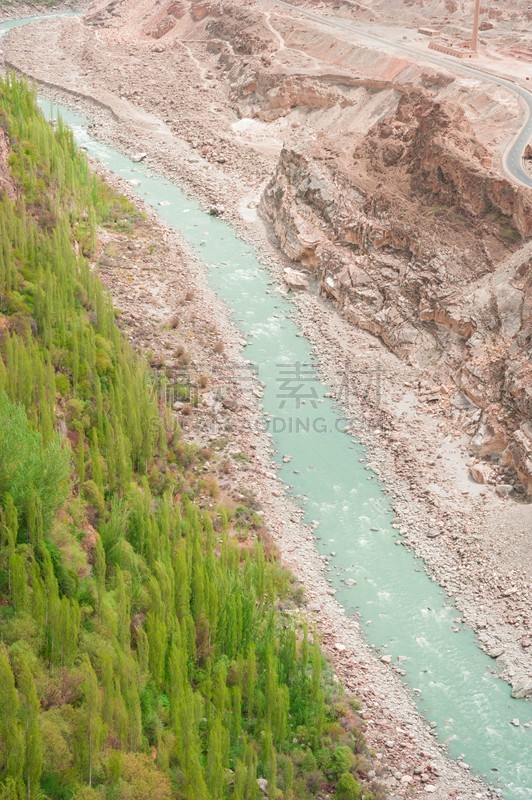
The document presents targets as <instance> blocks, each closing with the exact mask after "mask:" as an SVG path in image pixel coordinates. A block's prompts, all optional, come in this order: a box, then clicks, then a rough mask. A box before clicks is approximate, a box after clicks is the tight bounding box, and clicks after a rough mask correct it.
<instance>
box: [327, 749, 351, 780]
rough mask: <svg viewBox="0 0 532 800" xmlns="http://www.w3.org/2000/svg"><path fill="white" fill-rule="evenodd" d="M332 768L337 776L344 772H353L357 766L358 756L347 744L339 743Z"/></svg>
mask: <svg viewBox="0 0 532 800" xmlns="http://www.w3.org/2000/svg"><path fill="white" fill-rule="evenodd" d="M332 762H333V763H332V768H333V771H334V774H335V775H336V777H339V776H340V775H343V773H344V772H351V770H352V769H354V767H355V766H356V756H355V755H354V753H353V751H352V750H351V748H350V747H348V746H347V745H346V744H341V745H339V746H338V747H337V748H336V750H335V751H334V755H333V759H332Z"/></svg>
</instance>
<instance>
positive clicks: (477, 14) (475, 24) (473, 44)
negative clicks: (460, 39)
mask: <svg viewBox="0 0 532 800" xmlns="http://www.w3.org/2000/svg"><path fill="white" fill-rule="evenodd" d="M479 17H480V0H475V17H474V19H473V36H472V38H471V50H472V51H473V53H478V25H479Z"/></svg>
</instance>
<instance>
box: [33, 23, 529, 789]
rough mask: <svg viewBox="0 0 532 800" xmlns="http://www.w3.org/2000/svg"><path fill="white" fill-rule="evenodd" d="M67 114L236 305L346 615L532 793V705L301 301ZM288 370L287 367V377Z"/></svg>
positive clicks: (484, 761) (478, 749)
mask: <svg viewBox="0 0 532 800" xmlns="http://www.w3.org/2000/svg"><path fill="white" fill-rule="evenodd" d="M20 22H22V21H20ZM61 113H62V115H63V116H64V118H65V119H66V121H67V122H69V123H70V124H72V125H73V126H74V128H75V131H76V135H77V136H78V138H79V139H80V141H81V142H82V143H83V144H84V146H85V147H86V148H87V149H88V151H89V153H90V154H92V155H94V156H95V157H97V158H99V159H100V160H102V161H103V162H104V164H105V165H106V166H107V167H108V168H109V169H111V170H112V171H113V172H116V173H117V174H119V175H121V176H123V177H125V178H127V179H129V180H135V181H138V185H137V186H136V187H135V192H136V193H138V194H139V196H140V197H142V199H143V200H144V201H145V202H147V203H149V204H150V205H152V206H153V207H154V208H155V209H156V210H157V213H158V214H159V216H160V217H161V218H162V219H163V220H164V221H166V222H167V223H168V224H169V225H171V226H174V227H176V228H178V229H179V230H180V231H181V232H182V234H183V236H184V238H185V240H186V241H187V242H188V244H189V246H190V247H191V248H192V249H193V250H194V251H195V252H196V253H197V254H198V255H199V256H200V257H201V258H202V260H203V261H204V262H205V264H206V265H207V266H208V268H209V276H210V280H211V283H212V285H213V286H214V288H215V289H216V291H217V293H218V294H219V295H220V296H221V297H222V298H223V299H224V300H225V301H226V302H227V303H228V305H229V306H230V307H231V308H232V310H233V313H234V318H235V322H236V324H237V326H238V327H239V328H240V329H241V331H242V332H243V334H244V335H245V336H246V338H247V342H248V346H247V355H248V356H249V357H250V359H251V361H252V362H254V363H255V365H259V366H258V375H259V378H260V379H261V380H262V381H263V383H264V394H263V407H264V411H265V413H266V415H269V419H270V422H269V426H268V427H269V431H270V434H271V435H272V439H273V442H274V445H275V448H276V451H277V454H278V455H277V461H278V465H279V469H280V473H281V477H283V479H284V480H285V482H286V483H287V484H288V483H289V484H290V486H291V488H292V489H293V493H294V494H295V495H298V496H300V498H301V502H302V504H303V506H304V509H305V515H306V519H307V520H308V521H311V520H313V521H315V522H316V523H317V526H315V527H316V545H317V548H318V550H319V552H320V553H321V554H322V556H323V557H324V558H325V559H326V560H327V561H328V563H329V568H330V569H331V573H330V575H331V584H332V587H333V589H334V590H335V591H336V597H337V599H338V600H339V601H340V602H341V603H342V604H343V606H344V607H345V609H346V613H347V614H348V615H349V616H351V615H360V618H361V620H362V621H363V622H364V623H365V629H366V636H367V638H368V639H369V641H370V642H371V643H373V644H374V645H378V646H379V647H381V648H383V649H385V650H386V653H387V656H386V657H388V656H391V659H390V660H395V659H397V661H398V662H399V663H400V665H401V670H402V671H403V672H404V678H405V680H406V681H407V683H408V684H409V686H410V687H411V688H412V690H413V692H414V694H415V695H416V697H417V702H418V706H419V707H420V709H421V710H422V712H423V713H424V714H425V715H426V716H427V718H428V719H430V720H432V721H433V722H434V723H435V727H436V731H437V733H438V735H439V736H440V738H441V739H442V740H443V739H444V740H445V741H446V742H447V743H448V747H449V751H450V753H451V754H453V755H457V754H458V753H462V754H464V758H465V760H467V761H468V762H469V763H470V764H471V765H472V767H473V769H474V770H475V771H476V772H477V773H478V774H484V775H486V776H489V778H490V779H491V780H493V777H494V776H496V777H497V779H498V782H499V781H500V784H499V785H500V786H501V787H503V792H504V797H507V798H510V799H511V798H526V797H529V796H530V794H529V788H528V787H529V786H530V785H532V771H531V768H530V767H529V766H528V764H527V763H526V757H525V751H526V748H527V744H529V741H528V740H529V737H530V729H529V728H525V727H524V726H522V725H519V726H517V725H512V724H511V722H512V720H516V719H518V718H519V717H520V718H521V721H522V722H523V721H525V720H526V719H527V715H528V713H529V706H528V704H527V703H526V702H525V701H523V700H517V699H513V698H511V697H510V690H509V688H508V687H507V686H506V685H505V684H503V683H502V682H501V681H499V680H497V678H496V677H495V676H494V675H493V673H492V665H493V662H491V661H490V660H489V659H488V658H487V657H486V656H485V655H484V654H483V653H482V652H481V651H480V650H479V649H478V648H477V646H476V644H475V641H474V635H473V633H472V631H471V630H470V629H469V628H467V627H466V626H463V625H462V623H461V622H459V621H457V620H456V618H455V617H456V609H455V608H454V607H453V605H452V602H451V601H450V599H449V598H448V597H446V596H445V595H444V594H443V592H442V591H441V590H440V589H439V588H438V587H437V586H436V585H435V584H434V583H432V582H431V581H430V580H429V579H428V577H427V575H426V573H425V572H424V571H423V569H422V565H421V564H420V562H418V561H416V560H415V559H414V558H413V556H412V555H411V554H410V553H409V552H408V551H407V550H406V549H405V548H402V547H396V546H395V545H396V541H397V534H396V533H394V532H393V530H392V525H391V523H392V513H391V508H390V506H389V502H388V500H387V498H386V496H385V495H384V494H383V492H382V489H381V487H380V486H379V484H378V482H377V481H376V480H375V479H374V476H372V475H371V473H370V474H368V471H367V470H365V469H364V466H363V459H364V452H363V450H362V448H361V446H360V445H359V444H358V443H356V442H353V441H352V440H351V438H350V437H349V436H347V435H346V434H345V433H344V432H343V429H344V427H345V425H344V424H343V423H342V421H341V415H340V414H339V412H338V409H337V408H336V407H335V405H334V404H333V403H332V401H331V400H330V398H329V397H328V396H327V395H328V394H329V392H328V391H327V388H328V387H326V386H324V385H323V384H321V383H320V381H319V380H318V378H317V373H316V371H315V367H314V364H313V357H312V353H311V349H310V346H309V343H308V341H307V340H306V339H305V338H304V337H303V336H301V334H300V332H299V331H298V329H297V326H296V325H295V324H294V322H293V320H292V319H291V304H290V303H289V302H288V301H287V300H286V299H284V298H281V297H279V296H278V295H277V294H276V293H271V290H270V288H269V287H270V285H271V283H270V280H269V275H268V273H267V271H266V269H265V268H264V267H262V266H261V265H260V264H259V262H258V261H257V260H256V258H255V257H254V254H253V253H252V252H251V251H250V249H249V247H248V246H247V245H245V244H244V243H243V242H242V241H241V240H239V239H238V238H237V237H236V236H235V235H234V234H233V232H232V231H231V229H230V228H229V227H228V226H227V225H226V224H225V223H224V222H222V221H221V220H219V219H214V218H212V217H210V216H208V215H207V214H205V213H204V212H202V211H201V209H200V208H199V207H198V206H197V205H195V204H194V203H193V202H192V201H191V200H190V199H189V198H187V197H186V196H184V195H183V194H182V193H181V192H180V191H179V189H177V187H175V186H173V185H172V184H171V183H169V182H168V181H166V180H164V179H161V178H157V177H154V176H152V175H150V173H149V171H148V170H147V169H146V167H145V166H143V165H138V164H134V163H133V162H132V161H130V160H129V159H127V158H126V157H124V156H123V155H121V154H120V153H118V152H117V151H116V150H113V149H112V148H110V147H107V146H102V145H101V144H98V143H96V142H95V141H94V140H92V139H91V138H90V137H89V136H88V135H87V133H86V126H87V123H86V121H85V120H82V119H80V118H77V117H76V116H74V115H72V114H70V112H68V110H67V109H62V110H61ZM295 365H305V378H304V383H305V387H306V389H305V396H304V397H303V398H300V405H299V408H296V409H295V408H294V400H293V397H292V398H291V401H290V402H288V401H289V400H290V397H291V396H290V393H289V394H288V398H284V399H285V402H284V404H283V401H282V399H281V401H280V399H279V381H280V377H281V378H282V380H283V381H285V382H286V381H288V382H290V377H291V379H292V381H293V380H294V372H293V371H294V368H295ZM283 369H286V370H287V371H288V376H287V377H284V378H283V377H282V372H281V370H283ZM290 370H292V372H290ZM299 380H301V375H300V376H299ZM296 405H297V404H296ZM283 453H284V454H287V453H288V454H290V458H284V457H283ZM399 541H400V540H399ZM471 720H475V723H474V725H472V723H471Z"/></svg>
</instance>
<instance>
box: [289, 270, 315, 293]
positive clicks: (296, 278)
mask: <svg viewBox="0 0 532 800" xmlns="http://www.w3.org/2000/svg"><path fill="white" fill-rule="evenodd" d="M283 279H284V282H285V283H286V285H287V286H288V287H289V288H290V289H298V290H307V289H308V288H309V282H308V280H307V276H306V275H305V274H304V273H303V272H299V271H298V270H296V269H291V268H290V267H287V268H286V269H285V271H284V273H283Z"/></svg>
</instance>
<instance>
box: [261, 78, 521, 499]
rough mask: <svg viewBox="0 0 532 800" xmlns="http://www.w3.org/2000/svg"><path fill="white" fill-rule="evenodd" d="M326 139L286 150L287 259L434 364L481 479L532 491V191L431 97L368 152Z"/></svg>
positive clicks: (403, 110) (267, 194) (414, 101)
mask: <svg viewBox="0 0 532 800" xmlns="http://www.w3.org/2000/svg"><path fill="white" fill-rule="evenodd" d="M323 145H324V143H323V141H319V140H314V141H313V142H311V143H310V144H299V145H296V144H291V145H290V146H285V148H283V151H282V153H281V156H280V159H279V163H278V165H277V168H276V170H275V174H274V176H273V177H272V179H271V181H270V182H269V184H268V186H267V187H266V189H265V191H264V194H263V198H262V203H261V210H262V213H263V214H264V216H265V218H266V219H267V220H268V221H269V223H270V224H271V226H272V228H273V229H274V231H275V233H276V235H277V238H278V240H279V243H280V245H281V247H282V249H283V251H284V252H285V253H286V254H287V255H288V256H289V257H290V258H292V259H293V260H294V261H297V262H299V263H300V264H301V265H303V266H305V267H306V268H307V269H308V270H309V271H310V272H311V274H312V275H313V276H315V278H316V282H317V286H318V287H319V290H320V291H321V292H322V293H323V294H324V295H325V296H326V297H329V298H330V299H331V300H332V301H333V302H334V303H335V304H336V306H337V307H338V309H339V310H340V311H341V312H342V313H343V314H344V315H345V316H346V317H347V318H348V319H349V320H350V321H352V322H353V323H354V324H355V325H358V326H359V327H361V328H363V329H365V330H369V331H371V332H372V333H374V334H375V335H377V336H379V337H380V338H381V339H382V341H383V342H385V344H386V345H387V346H388V347H390V348H391V349H392V350H393V351H394V352H395V353H397V354H398V355H399V356H401V357H402V358H405V359H408V360H409V361H412V362H413V363H418V364H419V365H420V367H421V368H422V370H423V372H424V373H425V374H426V375H428V376H429V377H430V378H431V380H432V383H433V384H434V387H435V388H434V391H433V392H432V398H431V403H432V404H433V406H434V409H435V410H436V409H438V410H439V409H441V410H442V411H444V412H445V413H449V414H452V415H453V416H454V418H455V420H456V422H457V423H458V425H459V426H460V427H461V428H462V429H463V430H465V431H467V433H468V434H469V435H470V436H471V445H472V451H473V452H474V453H475V454H476V455H478V457H479V458H482V459H488V462H489V463H488V462H487V463H486V464H485V465H484V466H483V468H482V470H481V471H480V472H477V474H476V477H477V478H479V479H481V480H486V481H488V480H493V481H494V482H498V483H499V484H501V483H502V484H506V483H507V482H508V481H511V480H517V482H518V484H520V486H519V487H518V488H519V489H520V491H524V492H526V493H528V494H529V493H531V492H532V461H531V452H532V451H531V445H532V428H531V426H530V425H529V424H528V423H527V421H526V420H527V419H529V418H530V412H531V410H532V409H531V402H532V380H531V378H532V368H531V367H530V360H529V357H530V345H531V341H530V337H531V332H532V326H531V289H532V287H531V270H530V267H531V263H530V256H531V254H532V248H530V247H529V246H528V245H527V244H526V238H527V237H528V236H530V234H531V233H532V205H531V198H530V193H528V192H527V191H526V190H525V189H521V188H520V187H516V186H514V185H512V184H510V183H509V182H508V181H506V180H505V179H502V178H501V177H500V176H497V175H496V174H495V173H494V172H492V171H491V169H490V167H491V158H490V157H489V153H488V152H487V150H486V149H485V148H484V147H483V146H482V145H481V144H480V143H478V142H477V141H475V138H474V136H473V134H472V131H471V130H470V128H469V124H468V123H467V120H466V119H465V117H464V114H463V112H462V111H461V109H460V108H458V107H455V106H453V105H452V104H447V105H446V107H445V108H444V107H442V105H441V104H439V103H436V102H434V101H433V100H432V99H431V98H430V97H429V96H428V95H427V94H425V93H424V92H422V91H418V90H415V91H410V92H408V91H406V92H403V93H402V95H401V97H400V99H399V102H398V104H397V107H396V110H395V111H394V112H393V113H391V114H390V115H387V116H386V117H384V118H383V119H382V120H380V121H379V122H378V123H376V124H375V125H374V126H373V127H372V128H371V130H370V131H369V132H368V134H367V135H366V136H365V137H363V139H362V140H361V141H360V142H358V143H357V144H355V145H354V146H349V144H347V142H346V141H345V138H344V140H343V141H342V142H341V143H340V142H338V141H337V142H336V148H335V146H334V144H333V142H332V140H328V141H327V151H326V152H324V146H323ZM341 145H343V147H342V146H341ZM502 491H504V490H502Z"/></svg>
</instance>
